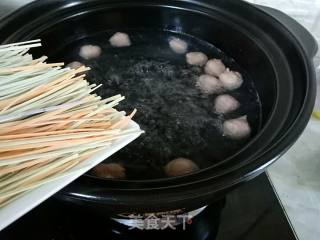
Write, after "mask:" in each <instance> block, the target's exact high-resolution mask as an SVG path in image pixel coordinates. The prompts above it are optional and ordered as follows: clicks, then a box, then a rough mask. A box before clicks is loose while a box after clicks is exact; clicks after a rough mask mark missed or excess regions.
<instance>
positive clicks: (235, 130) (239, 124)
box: [223, 116, 251, 140]
mask: <svg viewBox="0 0 320 240" xmlns="http://www.w3.org/2000/svg"><path fill="white" fill-rule="evenodd" d="M223 133H224V135H225V136H227V137H229V138H231V139H235V140H238V139H241V138H245V137H248V136H249V135H250V133H251V128H250V126H249V123H248V121H247V116H242V117H240V118H236V119H230V120H227V121H225V122H224V123H223Z"/></svg>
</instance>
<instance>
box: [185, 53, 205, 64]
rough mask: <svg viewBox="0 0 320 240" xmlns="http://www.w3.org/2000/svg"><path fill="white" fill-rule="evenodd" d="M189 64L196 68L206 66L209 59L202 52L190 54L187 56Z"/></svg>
mask: <svg viewBox="0 0 320 240" xmlns="http://www.w3.org/2000/svg"><path fill="white" fill-rule="evenodd" d="M186 60H187V63H188V64H190V65H195V66H200V67H202V66H204V65H205V64H206V62H207V61H208V57H207V56H206V55H205V54H204V53H202V52H189V53H187V54H186Z"/></svg>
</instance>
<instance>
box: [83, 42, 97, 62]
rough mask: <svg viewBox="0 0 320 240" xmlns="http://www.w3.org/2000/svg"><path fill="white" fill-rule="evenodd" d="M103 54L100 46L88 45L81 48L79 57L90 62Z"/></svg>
mask: <svg viewBox="0 0 320 240" xmlns="http://www.w3.org/2000/svg"><path fill="white" fill-rule="evenodd" d="M101 52H102V51H101V48H100V47H99V46H96V45H90V44H88V45H84V46H82V47H81V48H80V52H79V56H80V57H82V58H83V59H86V60H89V59H93V58H97V57H99V56H100V54H101Z"/></svg>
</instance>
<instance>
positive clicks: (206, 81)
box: [196, 74, 223, 94]
mask: <svg viewBox="0 0 320 240" xmlns="http://www.w3.org/2000/svg"><path fill="white" fill-rule="evenodd" d="M196 86H197V87H199V88H200V90H201V92H203V93H205V94H213V93H219V92H221V91H222V90H223V87H222V84H221V82H220V81H219V79H217V78H215V77H213V76H210V75H207V74H203V75H201V76H200V77H199V78H198V81H197V83H196Z"/></svg>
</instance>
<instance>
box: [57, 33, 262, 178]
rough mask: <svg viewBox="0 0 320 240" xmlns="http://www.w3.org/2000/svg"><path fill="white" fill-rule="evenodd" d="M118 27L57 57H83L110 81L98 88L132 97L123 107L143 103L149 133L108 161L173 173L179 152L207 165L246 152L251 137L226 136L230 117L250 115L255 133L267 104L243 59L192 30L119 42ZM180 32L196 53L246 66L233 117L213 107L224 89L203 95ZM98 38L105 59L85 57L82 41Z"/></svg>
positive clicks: (149, 174)
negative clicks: (113, 41) (175, 41)
mask: <svg viewBox="0 0 320 240" xmlns="http://www.w3.org/2000/svg"><path fill="white" fill-rule="evenodd" d="M112 33H113V32H110V33H108V32H104V33H99V34H97V35H94V36H90V37H88V38H85V39H81V40H79V41H76V42H72V44H68V45H66V46H64V47H62V48H61V50H60V51H59V52H58V53H57V55H56V56H52V57H51V60H56V61H61V60H63V61H65V62H66V63H69V62H72V61H75V60H76V61H79V62H82V63H84V64H85V65H87V66H90V67H91V68H92V70H91V71H90V72H89V73H88V77H87V79H88V81H90V82H91V83H97V84H100V83H102V84H103V87H102V88H100V89H99V90H97V94H99V95H101V96H102V97H104V98H106V97H109V96H112V95H115V94H119V93H120V94H122V95H124V96H125V97H126V99H125V100H124V101H123V102H121V104H120V105H119V107H118V110H125V111H127V112H130V111H132V110H133V108H137V109H138V112H137V114H136V116H135V117H134V120H135V121H136V122H137V123H139V124H140V126H141V128H142V129H144V130H145V131H146V133H145V134H144V135H142V136H141V137H140V138H139V139H138V140H136V141H134V142H133V143H131V144H130V145H128V146H127V147H125V148H124V149H122V150H121V151H120V152H118V153H116V154H114V155H113V156H112V157H111V158H109V159H108V160H107V161H108V162H110V161H112V162H121V163H122V164H123V165H124V166H125V168H126V175H127V178H128V179H151V178H161V177H165V176H164V172H163V167H164V166H165V165H166V163H167V162H169V161H170V160H172V159H174V158H177V157H185V158H189V159H192V160H193V161H194V162H196V163H197V165H198V166H199V167H200V168H206V167H209V166H211V165H214V164H217V163H219V162H221V161H222V160H224V159H225V158H227V157H228V156H231V155H233V154H234V153H236V152H237V151H239V150H240V149H241V148H242V147H243V146H244V145H245V144H246V143H247V142H248V141H249V139H245V140H240V141H239V140H237V141H236V140H231V139H228V138H227V137H224V136H223V134H222V131H221V126H222V123H223V121H224V119H230V118H236V117H239V116H242V115H244V114H246V115H247V116H248V121H249V124H250V126H251V128H252V134H251V137H252V136H254V135H255V134H256V133H257V131H258V130H259V127H260V120H261V118H260V115H261V113H260V110H261V107H260V103H259V98H258V94H257V92H256V90H255V88H254V85H253V82H252V80H251V79H250V77H249V76H248V75H247V73H246V72H244V71H243V70H242V69H241V68H240V67H239V66H238V65H237V64H236V62H235V61H233V60H232V59H231V58H229V57H227V56H225V55H224V53H223V52H221V51H219V50H218V49H217V48H215V47H214V46H212V45H210V44H209V43H207V42H204V41H201V40H199V39H196V38H193V37H191V36H188V35H184V34H177V33H172V32H165V31H140V30H139V31H132V32H127V33H128V34H129V35H130V38H131V42H132V46H130V47H125V48H112V47H111V46H110V44H109V42H108V39H109V37H110V36H111V35H112ZM173 36H176V37H179V38H180V39H183V40H184V41H186V42H187V43H188V51H201V52H203V53H205V54H206V55H207V56H208V57H209V58H213V57H215V58H221V59H222V60H223V62H224V63H225V65H226V66H227V67H229V68H231V69H232V70H236V71H239V72H240V73H241V74H242V75H243V78H244V83H243V85H242V86H241V87H240V88H239V89H237V90H234V91H231V92H227V94H230V95H232V96H234V97H235V98H236V99H237V100H238V101H239V102H240V103H241V107H240V108H239V109H238V110H236V111H234V112H232V113H230V114H226V115H224V116H223V115H218V114H216V113H215V112H214V111H213V101H214V99H215V97H216V96H217V95H209V96H207V95H203V94H201V92H200V90H199V89H198V88H197V87H196V81H197V77H198V76H199V75H201V74H202V73H203V68H201V67H191V66H190V65H188V64H187V63H186V60H185V55H184V54H181V55H180V54H176V53H174V52H173V51H172V50H171V49H170V48H169V45H168V40H169V39H170V38H171V37H173ZM85 44H94V45H98V46H100V47H101V48H102V54H101V56H100V57H98V58H97V59H92V60H84V59H81V57H79V56H78V52H79V49H80V47H81V46H83V45H85Z"/></svg>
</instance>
